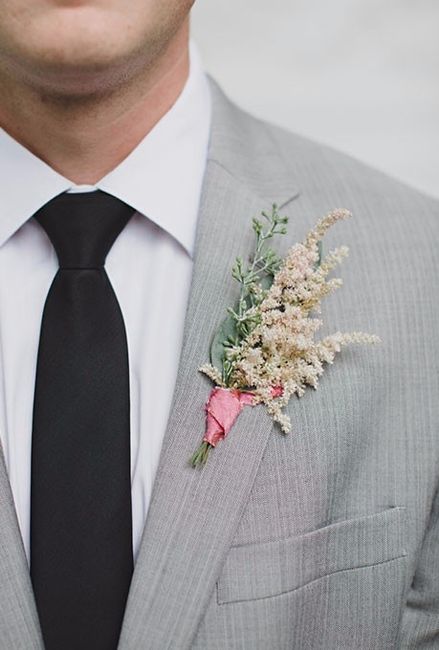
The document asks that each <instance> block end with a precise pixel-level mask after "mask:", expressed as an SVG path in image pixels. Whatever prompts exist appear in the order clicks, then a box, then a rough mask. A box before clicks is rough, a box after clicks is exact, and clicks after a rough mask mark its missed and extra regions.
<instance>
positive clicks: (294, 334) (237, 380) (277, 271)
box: [190, 205, 380, 467]
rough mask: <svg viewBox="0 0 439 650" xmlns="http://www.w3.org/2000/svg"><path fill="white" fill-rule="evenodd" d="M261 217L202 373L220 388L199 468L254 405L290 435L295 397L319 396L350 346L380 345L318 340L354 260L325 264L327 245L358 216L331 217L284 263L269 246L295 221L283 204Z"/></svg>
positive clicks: (351, 337)
mask: <svg viewBox="0 0 439 650" xmlns="http://www.w3.org/2000/svg"><path fill="white" fill-rule="evenodd" d="M261 214H262V217H263V218H264V219H265V222H262V221H261V220H259V219H253V230H254V232H255V235H256V242H255V252H254V255H253V257H250V260H249V262H248V263H246V262H244V260H243V259H242V258H237V260H236V263H235V265H234V267H233V270H232V276H233V278H234V279H235V280H236V281H238V282H239V284H240V286H241V291H240V296H239V299H238V301H237V305H236V306H235V307H234V308H229V309H228V314H229V317H228V318H227V319H226V320H225V321H224V322H223V323H222V325H221V327H220V329H219V330H218V332H217V334H216V336H215V337H214V340H213V343H212V348H211V361H212V363H209V364H206V365H204V366H203V367H202V368H200V371H201V372H203V373H204V374H205V375H207V376H208V377H209V378H210V379H211V380H212V381H213V383H214V384H215V388H214V389H213V390H212V392H211V394H210V397H209V400H208V401H207V403H206V432H205V436H204V438H203V441H202V443H201V444H200V446H199V448H198V449H197V450H196V451H195V453H194V454H193V455H192V457H191V459H190V462H191V465H192V466H193V467H196V466H198V465H202V464H204V463H205V462H206V459H207V456H208V453H209V449H211V448H212V447H214V446H215V445H216V444H217V442H218V440H220V439H222V438H224V437H225V436H226V435H227V434H228V431H229V430H230V428H231V427H232V425H233V422H234V421H235V419H236V417H237V416H238V415H239V413H240V411H241V409H242V408H244V406H246V405H255V404H264V405H265V406H266V407H267V411H268V413H269V414H270V415H271V416H272V417H273V419H274V420H275V421H276V422H278V424H279V425H280V427H281V429H282V431H284V432H285V433H287V432H289V431H290V430H291V422H290V418H289V417H288V415H287V414H285V413H284V412H283V409H284V408H285V407H286V406H287V404H288V402H289V400H290V398H291V397H292V395H297V396H298V397H302V396H303V395H304V393H305V389H306V387H307V386H311V387H313V388H314V389H316V388H317V387H318V383H319V377H320V376H321V375H322V373H323V371H324V367H325V366H324V364H332V363H333V361H334V358H335V355H336V354H337V352H340V350H341V347H342V346H343V345H347V344H349V343H364V344H370V343H378V342H380V338H379V337H378V336H376V335H374V334H367V333H364V332H350V333H343V332H334V333H333V334H330V335H329V336H326V337H324V338H323V339H321V340H315V336H316V333H317V331H318V330H319V328H320V327H321V325H322V320H321V319H319V318H315V317H312V316H311V312H315V313H321V306H320V303H321V301H322V299H323V298H324V297H325V296H328V295H330V294H331V293H332V292H333V291H335V290H336V289H338V288H339V287H341V286H342V280H341V278H331V279H328V275H329V273H330V272H331V271H332V270H333V269H334V268H335V267H336V266H337V264H340V262H341V261H342V260H343V259H344V258H345V257H346V256H347V255H348V248H347V246H340V247H338V248H335V249H334V250H332V251H330V252H329V253H328V254H327V255H326V257H325V258H324V259H321V240H322V238H323V237H324V235H325V234H326V232H327V231H328V229H329V228H330V227H331V226H332V225H334V224H335V223H336V222H337V221H339V220H341V219H346V218H347V217H350V216H351V213H350V212H349V211H348V210H334V211H332V212H330V213H329V214H327V215H326V216H325V217H323V219H320V221H318V222H317V224H316V226H315V227H314V228H313V229H312V230H311V231H310V232H309V233H308V234H307V236H306V238H305V240H304V241H303V242H302V243H298V244H294V246H292V247H291V248H290V249H289V251H288V252H287V255H286V257H285V258H284V259H283V260H281V259H280V257H279V256H278V255H277V254H276V253H275V252H274V251H273V250H272V249H271V248H270V247H269V246H268V245H267V242H268V240H270V239H271V238H272V237H273V236H274V235H277V234H285V233H286V224H287V222H288V219H287V217H281V216H280V215H279V213H278V211H277V207H276V205H273V210H272V213H271V215H270V214H267V213H266V212H262V213H261ZM267 223H268V226H267ZM265 226H267V227H265ZM220 368H221V370H220Z"/></svg>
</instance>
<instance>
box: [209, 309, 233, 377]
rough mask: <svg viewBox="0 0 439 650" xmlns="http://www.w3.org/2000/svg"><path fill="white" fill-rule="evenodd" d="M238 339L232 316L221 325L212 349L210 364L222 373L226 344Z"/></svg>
mask: <svg viewBox="0 0 439 650" xmlns="http://www.w3.org/2000/svg"><path fill="white" fill-rule="evenodd" d="M236 338H237V331H236V322H235V319H234V318H233V317H232V316H228V317H227V318H226V319H225V320H223V322H222V323H221V325H220V327H219V329H218V331H217V333H216V334H215V336H214V338H213V341H212V345H211V348H210V362H211V364H212V365H213V366H215V368H218V370H220V371H221V372H222V370H223V363H224V352H225V349H226V348H225V346H224V343H225V342H226V341H228V340H234V339H236Z"/></svg>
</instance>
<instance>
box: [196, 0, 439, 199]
mask: <svg viewBox="0 0 439 650" xmlns="http://www.w3.org/2000/svg"><path fill="white" fill-rule="evenodd" d="M192 35H193V37H194V40H195V41H196V43H197V44H198V46H199V49H200V51H201V55H202V58H203V61H204V64H205V67H206V69H207V70H208V71H209V72H210V73H211V74H212V75H213V76H214V77H215V78H216V79H217V80H218V81H219V82H220V84H221V85H222V87H223V88H224V90H225V91H226V92H227V94H228V95H229V96H230V97H231V98H232V99H234V100H235V101H236V102H237V103H238V104H240V105H241V106H243V107H244V108H246V109H248V110H249V111H250V112H253V113H254V114H256V115H258V116H260V117H263V118H266V119H269V120H270V121H273V122H276V123H277V124H280V125H282V126H285V127H287V128H288V129H290V130H292V131H296V132H298V133H301V134H303V135H307V136H309V137H312V138H313V139H315V140H320V141H322V142H326V143H327V144H330V145H332V146H334V147H336V148H338V149H341V150H343V151H346V152H348V153H350V154H353V155H354V156H356V157H357V158H360V159H361V160H363V161H365V162H367V163H369V164H371V165H373V166H375V167H378V168H380V169H382V170H383V171H386V172H387V173H389V174H391V175H392V176H395V177H397V178H400V179H402V180H404V181H405V182H407V183H410V184H411V185H414V186H416V187H417V188H419V189H421V190H424V191H426V192H428V193H430V194H434V195H436V196H438V197H439V117H438V116H439V83H438V82H439V0H269V1H267V0H197V2H196V3H195V7H194V9H193V14H192Z"/></svg>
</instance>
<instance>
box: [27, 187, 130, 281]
mask: <svg viewBox="0 0 439 650" xmlns="http://www.w3.org/2000/svg"><path fill="white" fill-rule="evenodd" d="M133 214H134V208H131V207H130V206H129V205H127V204H126V203H123V201H120V200H119V199H116V198H115V197H114V196H111V194H107V193H106V192H102V191H101V190H97V191H94V192H82V193H67V192H64V193H63V194H59V195H58V196H56V197H55V198H54V199H52V200H51V201H49V202H48V203H46V205H43V207H42V208H40V210H38V212H36V213H35V215H34V217H35V219H36V220H37V221H38V222H39V223H40V225H41V226H42V227H43V228H44V230H45V231H46V233H47V235H48V237H49V239H50V241H51V242H52V245H53V247H54V249H55V251H56V254H57V257H58V262H59V265H60V268H96V267H100V266H103V265H104V264H105V258H106V257H107V254H108V252H109V250H110V248H111V247H112V245H113V243H114V241H115V240H116V238H117V236H118V235H119V233H120V232H121V231H122V229H123V228H124V227H125V225H126V224H127V223H128V221H129V219H130V217H131V216H132V215H133Z"/></svg>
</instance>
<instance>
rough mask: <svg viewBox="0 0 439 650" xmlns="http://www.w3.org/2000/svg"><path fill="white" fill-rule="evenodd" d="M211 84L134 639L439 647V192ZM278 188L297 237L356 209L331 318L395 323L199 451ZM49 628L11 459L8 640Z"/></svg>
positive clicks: (5, 601) (211, 648) (0, 543)
mask: <svg viewBox="0 0 439 650" xmlns="http://www.w3.org/2000/svg"><path fill="white" fill-rule="evenodd" d="M212 92H213V97H214V114H213V125H212V135H211V143H210V153H209V161H208V165H207V171H206V176H205V181H204V188H203V195H202V200H201V207H200V214H199V224H198V234H197V244H196V256H195V264H194V273H193V280H192V289H191V294H190V299H189V304H188V310H187V316H186V326H185V335H184V344H183V350H182V354H181V359H180V365H179V372H178V379H177V384H176V388H175V394H174V399H173V406H172V411H171V414H170V418H169V424H168V428H167V431H166V434H165V438H164V442H163V448H162V452H161V457H160V463H159V468H158V472H157V477H156V481H155V484H154V490H153V495H152V501H151V504H150V509H149V512H148V517H147V521H146V526H145V530H144V535H143V539H142V544H141V549H140V553H139V556H138V560H137V563H136V567H135V571H134V576H133V581H132V585H131V590H130V594H129V598H128V603H127V608H126V614H125V619H124V623H123V628H122V634H121V639H120V644H119V648H120V650H141V649H151V650H167V649H171V648H172V649H178V650H185V649H189V648H191V649H194V650H195V649H196V650H232V649H236V650H259V649H260V650H286V649H288V650H290V649H299V650H302V649H313V650H314V649H316V648H320V649H325V650H332V649H333V650H340V649H343V648H346V649H349V650H351V649H362V650H363V649H364V650H371V649H377V650H383V649H387V648H439V496H438V491H437V490H438V476H439V400H438V396H439V386H438V384H439V379H438V361H439V346H438V339H437V329H438V327H439V300H438V290H437V283H438V277H439V274H438V254H437V250H436V248H437V244H438V228H439V221H438V219H439V209H438V203H437V202H436V201H435V200H433V199H431V198H428V197H427V196H424V195H422V194H420V193H418V192H416V191H414V190H412V189H409V188H407V187H406V186H404V185H402V184H400V183H399V182H397V181H395V180H392V179H390V178H388V177H387V176H385V175H383V174H381V173H379V172H376V171H374V170H372V169H370V168H368V167H366V166H364V165H363V164H361V163H359V162H357V161H356V160H353V159H352V158H350V157H347V156H345V155H342V154H340V153H337V152H335V151H333V150H331V149H328V148H326V147H323V146H321V145H318V144H315V143H313V142H310V141H309V140H306V139H303V138H301V137H298V136H295V135H291V134H288V133H285V132H284V131H282V130H280V129H278V128H276V127H273V126H270V125H267V124H265V123H263V122H260V121H258V120H256V119H254V118H252V117H250V116H248V115H247V114H245V113H243V112H242V111H240V110H239V109H238V108H236V107H235V106H234V105H232V104H230V103H229V102H228V100H227V99H226V98H225V97H224V96H223V94H222V93H221V91H220V90H219V89H218V88H217V86H216V85H215V84H214V83H213V82H212ZM273 201H276V202H278V203H279V204H280V205H282V206H283V207H282V210H281V212H282V213H284V214H287V215H289V217H290V225H289V234H288V237H286V238H284V239H285V240H287V241H285V242H284V243H283V247H284V248H285V247H287V246H289V245H291V244H292V243H293V242H295V241H300V240H302V239H303V237H304V235H305V234H306V233H307V232H308V230H309V228H310V227H311V226H312V225H314V223H315V222H316V220H317V219H318V218H319V217H320V216H323V215H324V214H325V213H326V212H328V211H329V210H331V209H333V208H336V207H345V208H348V209H350V210H351V211H352V212H353V214H354V216H353V218H352V219H350V220H348V221H345V222H342V223H341V224H337V225H336V226H334V227H333V228H332V229H331V231H330V232H329V233H328V235H327V236H326V237H325V241H324V248H325V250H326V252H327V251H328V250H329V249H330V248H333V247H335V246H337V245H340V244H347V245H348V246H349V247H350V257H349V258H348V259H347V260H346V261H345V262H344V263H343V266H342V267H340V269H339V271H338V273H337V275H340V276H341V277H343V279H344V287H343V288H341V289H339V290H338V291H337V292H335V293H334V294H333V295H332V296H331V297H329V298H328V299H327V300H326V301H325V302H324V303H323V311H322V318H323V320H324V326H323V328H322V329H321V330H320V334H321V336H323V335H325V334H327V333H330V332H333V331H336V330H341V331H352V330H363V331H368V332H371V333H376V334H378V335H379V336H380V337H381V338H382V341H383V342H382V343H381V344H380V345H379V346H374V347H371V346H358V345H357V346H350V347H345V348H343V350H342V352H341V353H340V354H339V355H337V358H336V360H335V363H334V365H332V366H327V367H326V369H325V372H324V374H323V376H322V377H321V380H320V385H319V388H318V390H317V391H314V390H313V389H312V388H308V389H307V391H306V393H305V395H304V396H303V397H302V398H300V399H299V398H295V399H293V400H292V401H291V403H290V407H289V414H290V416H291V419H292V424H293V432H292V433H290V434H288V435H284V434H282V433H281V432H280V431H279V430H278V429H277V427H275V426H273V424H272V422H271V420H270V418H269V417H268V415H267V414H266V412H265V410H264V408H263V407H255V408H247V409H245V410H244V411H243V413H242V414H241V416H240V418H239V420H238V422H237V424H236V425H235V427H234V428H233V430H232V431H231V433H230V434H229V437H228V438H227V440H226V441H225V442H222V443H220V444H219V445H218V447H217V448H216V449H215V451H214V452H213V453H212V454H211V456H210V458H209V461H208V463H207V465H206V466H205V467H204V468H203V469H202V470H201V471H200V470H194V469H192V468H191V467H190V466H189V465H188V457H189V456H190V455H191V454H192V452H193V451H194V449H195V448H196V447H197V446H198V444H199V442H200V439H201V437H202V434H203V432H204V410H203V406H204V403H205V400H206V398H207V396H208V393H209V390H210V388H211V385H210V383H209V381H208V380H207V379H206V378H205V377H204V376H203V375H201V374H200V373H199V372H198V371H197V369H198V367H199V366H200V365H201V364H203V363H204V362H206V361H207V360H208V351H209V346H210V342H211V338H212V335H213V333H214V332H215V330H216V328H217V327H218V325H219V323H220V322H221V320H222V319H223V317H224V314H225V310H226V307H227V306H229V305H231V304H233V303H234V301H235V299H236V295H237V287H236V286H234V285H235V283H234V282H233V281H232V280H231V276H230V269H231V265H232V263H233V261H234V258H235V257H236V256H237V255H239V254H241V255H245V254H246V252H247V251H250V250H251V244H252V232H251V228H250V219H251V217H253V216H257V215H258V213H259V212H260V211H261V209H263V208H265V207H267V206H269V205H270V204H271V203H272V202H273ZM42 647H43V646H42V641H41V636H40V630H39V626H38V618H37V615H36V609H35V603H34V600H33V595H32V588H31V583H30V579H29V571H28V567H27V563H26V559H25V554H24V549H23V545H22V541H21V537H20V532H19V528H18V525H17V520H16V514H15V510H14V505H13V498H12V494H11V490H10V485H9V482H8V478H7V474H6V469H5V466H4V461H3V460H1V462H0V648H1V650H37V649H38V650H41V649H42ZM60 650H62V648H60Z"/></svg>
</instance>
